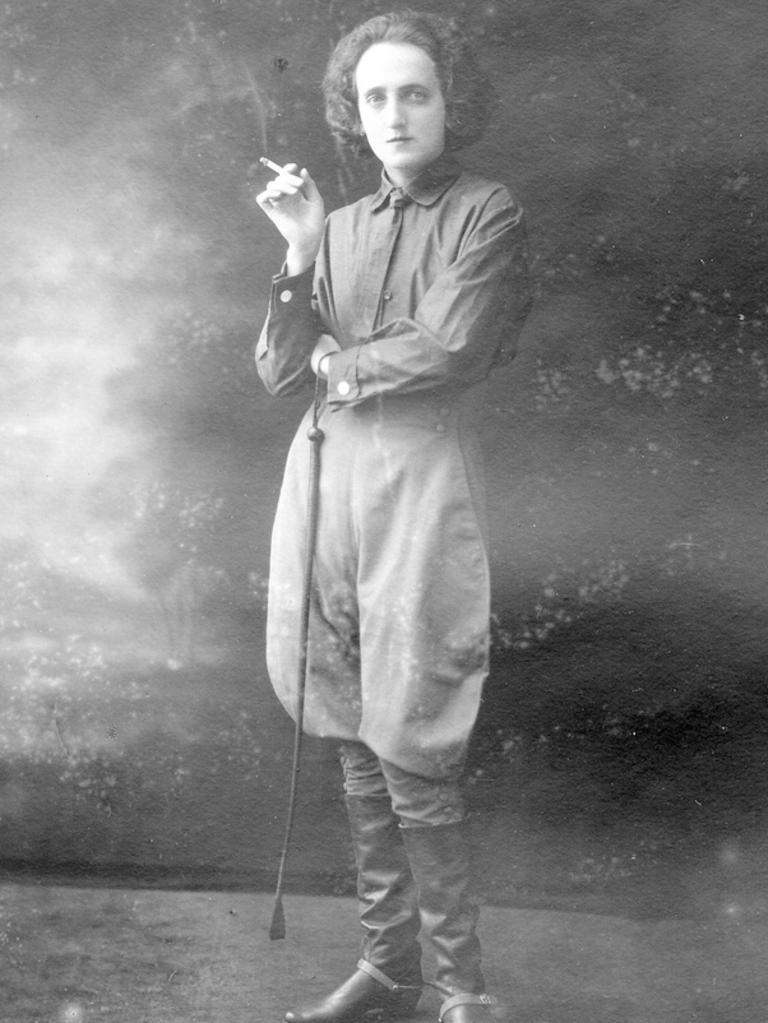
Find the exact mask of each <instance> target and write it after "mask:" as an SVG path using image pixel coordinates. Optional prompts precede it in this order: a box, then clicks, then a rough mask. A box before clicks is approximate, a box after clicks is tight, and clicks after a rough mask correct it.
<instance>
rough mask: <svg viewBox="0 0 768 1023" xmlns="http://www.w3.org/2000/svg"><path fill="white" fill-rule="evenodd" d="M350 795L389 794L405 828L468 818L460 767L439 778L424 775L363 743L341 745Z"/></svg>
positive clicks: (346, 784)
mask: <svg viewBox="0 0 768 1023" xmlns="http://www.w3.org/2000/svg"><path fill="white" fill-rule="evenodd" d="M339 756H340V760H341V766H342V770H343V772H344V791H345V793H346V794H347V795H348V796H370V797H382V796H389V798H390V800H391V802H392V809H393V811H394V812H395V814H396V815H397V816H398V817H399V818H400V823H401V825H402V826H403V827H404V828H423V827H434V826H436V825H439V824H455V823H456V822H457V821H461V820H463V819H464V817H465V809H464V800H463V797H462V794H461V788H460V785H459V777H460V769H459V768H457V769H456V770H455V771H454V772H452V773H451V774H449V775H447V776H442V777H440V778H425V777H423V776H422V775H418V774H413V773H411V772H410V771H404V770H403V769H402V768H400V767H397V765H396V764H393V763H391V762H389V761H387V760H383V759H382V758H381V757H378V756H376V754H375V753H374V752H373V751H372V750H371V749H369V748H368V746H366V745H365V743H362V742H345V743H343V744H342V745H341V746H340V747H339Z"/></svg>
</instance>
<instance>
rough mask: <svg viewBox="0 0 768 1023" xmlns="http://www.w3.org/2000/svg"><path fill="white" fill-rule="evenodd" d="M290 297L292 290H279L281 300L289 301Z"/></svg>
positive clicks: (291, 296)
mask: <svg viewBox="0 0 768 1023" xmlns="http://www.w3.org/2000/svg"><path fill="white" fill-rule="evenodd" d="M292 298H293V292H292V291H291V290H290V288H286V289H285V291H281V292H280V301H281V302H290V301H291V299H292Z"/></svg>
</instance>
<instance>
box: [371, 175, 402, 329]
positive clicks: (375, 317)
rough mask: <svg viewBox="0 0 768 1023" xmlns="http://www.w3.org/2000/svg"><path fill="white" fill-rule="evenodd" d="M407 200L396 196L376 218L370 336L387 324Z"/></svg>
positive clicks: (372, 245)
mask: <svg viewBox="0 0 768 1023" xmlns="http://www.w3.org/2000/svg"><path fill="white" fill-rule="evenodd" d="M405 204H406V200H405V199H404V197H403V196H402V195H401V194H399V193H397V192H393V193H391V195H390V202H389V206H388V207H386V208H385V209H382V210H380V211H379V212H378V213H375V214H374V215H373V228H372V231H371V246H370V250H369V253H368V256H369V258H368V260H367V264H368V265H367V268H366V270H365V274H364V278H363V281H364V284H363V295H364V301H365V305H364V309H363V316H364V322H365V324H366V326H367V328H368V333H369V334H371V333H373V331H374V330H376V328H377V327H379V326H380V325H381V323H382V322H383V320H384V308H385V304H386V296H387V294H388V293H387V290H386V289H387V280H388V278H389V274H390V268H391V266H392V260H393V257H394V253H395V249H396V247H397V243H398V241H399V239H400V233H401V231H402V228H403V208H404V206H405Z"/></svg>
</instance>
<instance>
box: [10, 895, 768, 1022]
mask: <svg viewBox="0 0 768 1023" xmlns="http://www.w3.org/2000/svg"><path fill="white" fill-rule="evenodd" d="M272 905H273V901H272V897H271V896H270V895H267V894H254V893H251V892H247V893H242V892H210V891H205V892H202V891H195V892H189V891H161V890H147V889H144V890H141V889H136V890H132V889H128V888H104V887H100V888H91V887H77V886H74V885H52V884H38V883H34V882H26V883H15V882H12V883H5V884H2V885H0V949H1V951H2V954H1V955H0V991H2V1004H1V1005H0V1020H1V1021H2V1023H100V1021H106V1020H110V1021H120V1023H197V1021H200V1023H202V1021H206V1023H209V1021H210V1023H214V1021H216V1023H246V1021H247V1023H278V1021H280V1020H282V1017H283V1013H284V1011H285V1009H286V1008H287V1007H289V1006H291V1005H295V1004H296V1003H297V1002H301V1001H302V1000H303V999H304V998H305V997H311V996H312V994H313V993H314V992H316V991H319V990H322V989H325V988H326V987H327V986H328V983H329V982H331V981H333V980H337V979H341V978H343V977H344V976H345V975H346V973H347V971H348V970H349V969H350V967H351V965H352V964H353V963H354V961H355V954H356V942H357V923H356V907H355V903H354V900H352V899H349V898H333V897H330V896H305V895H296V896H292V895H289V896H287V897H286V898H285V901H284V906H285V911H286V918H287V932H288V933H287V937H286V939H285V940H284V941H277V942H271V941H270V939H269V936H268V933H267V931H268V926H269V921H270V917H271V912H272ZM481 937H482V939H483V944H484V948H485V964H486V973H487V979H488V986H489V989H490V990H492V992H493V993H494V994H496V995H497V996H498V997H499V999H500V1001H501V1003H502V1005H503V1006H504V1013H505V1015H502V1014H501V1013H500V1018H503V1019H505V1020H509V1021H510V1023H764V1020H765V1007H766V1006H768V920H767V919H766V918H765V917H764V915H763V914H750V912H749V911H748V909H745V908H744V907H740V906H738V905H733V906H728V907H724V908H723V909H722V911H721V912H719V913H718V914H714V915H710V916H708V917H700V918H697V919H663V918H662V919H658V918H657V919H653V920H637V919H628V918H625V917H622V916H617V915H598V914H592V913H585V912H578V913H571V912H560V911H554V910H538V909H515V908H500V907H496V906H487V907H484V909H483V913H482V918H481ZM427 969H428V966H427ZM437 1007H438V998H437V996H435V995H433V994H432V993H431V992H429V989H427V993H426V994H425V996H424V998H423V999H422V1002H421V1003H420V1007H419V1013H418V1016H417V1019H418V1020H419V1021H420V1023H426V1021H434V1020H436V1019H437Z"/></svg>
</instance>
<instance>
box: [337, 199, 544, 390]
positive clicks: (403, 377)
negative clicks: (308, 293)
mask: <svg viewBox="0 0 768 1023" xmlns="http://www.w3.org/2000/svg"><path fill="white" fill-rule="evenodd" d="M527 265H528V260H527V244H526V235H525V227H524V221H523V211H522V209H521V207H520V206H518V205H517V204H516V203H514V202H511V200H510V199H509V196H508V193H506V191H505V190H503V192H502V196H499V195H498V194H494V195H492V196H491V197H490V198H489V200H488V202H487V203H486V205H485V207H484V208H483V209H482V210H481V211H480V213H479V215H478V216H477V218H476V219H475V222H474V224H473V225H472V226H471V227H470V228H469V229H468V231H467V233H466V237H465V238H464V239H463V241H462V243H461V245H460V247H459V251H458V255H457V257H456V259H455V260H454V262H453V263H452V264H451V265H449V266H448V267H446V269H445V270H444V271H443V272H441V273H440V274H439V275H438V276H437V278H436V279H435V280H434V281H433V282H432V284H431V285H430V287H429V288H428V289H427V291H426V292H425V294H424V295H423V297H422V299H421V301H420V302H419V304H418V307H417V308H416V310H415V312H414V315H413V317H412V318H410V317H401V318H397V319H393V320H390V321H389V322H387V323H384V324H382V326H381V327H379V328H378V329H377V330H375V331H374V332H373V333H372V334H371V335H370V336H369V337H368V338H367V339H366V340H365V341H364V342H363V343H362V344H356V345H353V346H351V347H349V348H345V350H344V351H342V352H339V353H337V354H335V355H332V356H331V357H330V358H329V359H328V360H327V371H328V403H329V405H333V406H336V407H338V406H341V405H355V404H359V403H360V402H363V401H365V400H366V399H368V398H370V397H373V396H376V395H386V394H394V393H396V394H405V393H413V392H416V391H422V390H428V389H434V388H446V387H448V388H451V387H462V388H463V387H469V386H471V385H472V384H474V383H478V382H479V381H480V380H483V379H484V378H485V377H486V376H487V375H488V374H489V373H490V372H491V370H492V369H493V368H494V367H495V366H497V365H499V364H500V363H502V362H506V361H509V360H510V359H511V358H512V357H513V356H514V354H515V351H516V346H517V338H518V335H519V333H520V330H521V328H522V325H523V321H524V320H525V317H526V315H527V313H528V310H529V308H530V303H531V291H530V286H529V282H528V273H527Z"/></svg>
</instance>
